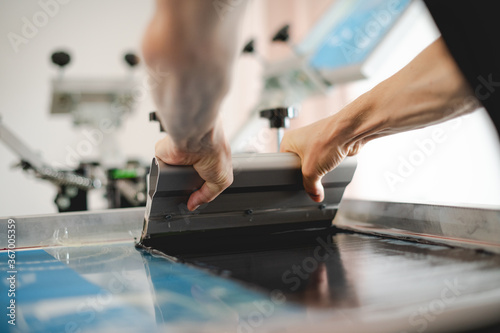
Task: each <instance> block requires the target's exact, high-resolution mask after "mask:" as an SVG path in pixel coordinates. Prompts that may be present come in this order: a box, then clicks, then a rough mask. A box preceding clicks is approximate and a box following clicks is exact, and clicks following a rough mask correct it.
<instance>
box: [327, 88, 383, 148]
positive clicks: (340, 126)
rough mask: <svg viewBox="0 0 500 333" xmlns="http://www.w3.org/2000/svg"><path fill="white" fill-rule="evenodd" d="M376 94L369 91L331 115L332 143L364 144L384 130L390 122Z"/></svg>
mask: <svg viewBox="0 0 500 333" xmlns="http://www.w3.org/2000/svg"><path fill="white" fill-rule="evenodd" d="M374 95H376V93H374V92H373V91H368V92H367V93H365V94H363V95H361V96H360V97H358V98H357V99H356V100H354V101H353V102H352V103H350V104H349V105H347V106H346V107H344V108H343V109H342V110H341V111H339V112H338V113H336V114H335V115H333V116H331V117H330V121H329V125H328V126H330V128H333V131H331V133H332V135H331V137H330V141H331V142H332V143H334V144H336V145H337V146H340V147H346V148H347V147H350V146H353V145H354V144H356V143H363V144H364V143H366V142H368V141H370V140H371V139H373V138H375V137H378V136H380V135H381V133H383V132H384V130H385V129H386V128H387V124H388V122H387V119H386V117H385V112H380V110H379V108H378V106H377V103H376V99H375V98H374Z"/></svg>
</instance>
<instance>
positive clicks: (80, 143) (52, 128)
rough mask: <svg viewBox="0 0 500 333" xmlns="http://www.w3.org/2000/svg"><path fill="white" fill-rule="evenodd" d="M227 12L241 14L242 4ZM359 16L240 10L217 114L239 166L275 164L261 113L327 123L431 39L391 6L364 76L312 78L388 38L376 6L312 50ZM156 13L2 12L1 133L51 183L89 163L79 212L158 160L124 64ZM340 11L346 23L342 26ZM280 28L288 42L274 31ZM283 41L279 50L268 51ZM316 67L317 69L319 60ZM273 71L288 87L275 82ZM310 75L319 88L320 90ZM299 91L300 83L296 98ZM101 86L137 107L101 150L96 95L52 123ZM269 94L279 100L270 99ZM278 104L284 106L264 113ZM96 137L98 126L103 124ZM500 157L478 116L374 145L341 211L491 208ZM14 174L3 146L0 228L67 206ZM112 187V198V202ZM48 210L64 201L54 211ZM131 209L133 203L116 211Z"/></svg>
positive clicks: (415, 5)
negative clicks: (3, 221) (364, 204)
mask: <svg viewBox="0 0 500 333" xmlns="http://www.w3.org/2000/svg"><path fill="white" fill-rule="evenodd" d="M393 2H394V1H393ZM231 3H232V5H234V6H237V5H240V4H238V1H233V2H231ZM357 3H359V1H355V0H353V1H351V2H349V1H340V0H337V1H335V0H308V1H305V0H252V1H250V2H249V4H248V7H247V10H246V15H245V18H244V23H243V29H242V34H241V37H240V41H241V43H240V44H241V45H240V47H239V50H242V49H243V48H244V46H245V45H246V46H249V44H248V42H249V41H251V40H253V41H254V42H253V45H251V46H253V48H250V49H248V48H247V51H248V52H247V53H242V54H240V55H238V57H237V60H236V62H235V65H234V72H233V84H232V87H231V90H230V92H229V94H228V95H227V97H226V99H225V100H224V102H223V106H222V109H221V112H222V114H223V119H224V127H225V130H226V135H227V137H228V138H229V139H230V140H231V142H232V146H233V151H234V152H237V151H258V152H273V151H275V150H276V145H277V142H276V140H277V139H276V133H275V132H276V129H271V128H269V121H267V120H266V119H259V117H256V116H255V115H256V112H257V111H259V110H261V109H263V108H266V107H269V106H286V107H290V106H293V107H294V108H295V110H299V112H298V115H297V116H296V117H295V118H293V119H291V120H290V128H297V127H300V126H304V125H307V124H310V123H312V122H314V121H317V120H319V119H321V118H324V117H326V116H329V115H332V114H334V113H335V112H338V111H339V110H340V109H342V107H343V106H345V105H347V104H348V103H349V102H351V101H353V100H354V99H355V98H356V97H358V96H359V95H360V94H362V93H364V92H366V91H368V90H369V89H370V88H371V87H373V86H374V85H376V84H377V83H379V82H380V81H382V80H384V79H385V78H387V77H389V76H391V75H392V74H394V73H395V72H396V71H398V70H399V69H400V68H402V67H403V66H404V65H406V64H407V63H408V62H409V61H410V60H411V59H413V57H415V56H416V55H417V54H418V53H419V52H420V51H422V50H423V49H424V48H425V47H426V46H427V45H429V44H430V43H431V42H432V41H434V40H435V39H436V38H437V37H438V36H439V32H438V31H437V29H436V28H435V26H434V23H433V21H432V19H431V18H430V16H429V14H428V12H427V10H426V9H425V6H423V4H422V3H420V1H418V0H417V1H406V2H405V1H403V0H401V1H396V5H398V6H399V7H398V8H400V9H401V10H400V11H401V13H400V15H399V14H398V15H397V17H396V15H395V17H393V18H391V19H392V21H394V22H393V25H391V26H390V29H389V28H388V30H387V31H386V32H383V33H381V34H380V36H376V38H375V37H373V40H374V42H373V43H370V41H371V40H369V41H368V42H367V43H368V44H370V47H369V48H367V52H368V51H369V52H368V53H367V54H368V55H367V56H365V55H364V54H361V53H360V54H361V55H360V57H361V61H360V62H359V64H360V65H359V66H358V62H357V60H356V62H355V63H354V65H355V66H353V64H347V65H346V66H344V67H343V68H344V69H345V70H343V71H337V70H331V68H330V69H324V68H321V66H322V65H321V64H319V65H318V62H316V63H314V61H313V60H314V59H313V60H311V54H310V53H311V51H310V45H311V44H315V43H316V45H317V46H318V45H319V47H318V48H317V50H319V51H314V52H315V54H316V55H318V54H319V55H320V56H321V52H323V51H324V53H325V54H326V55H328V52H326V51H325V50H327V49H328V48H327V47H326V46H325V45H330V46H331V45H336V44H335V43H337V42H338V40H337V39H338V36H341V37H342V38H347V39H349V38H353V36H354V38H356V34H357V33H359V36H361V37H360V38H368V37H366V36H367V34H369V33H370V30H369V29H370V26H369V25H370V24H372V25H373V24H375V25H376V24H377V22H378V24H379V25H381V26H382V25H384V24H385V23H384V22H385V21H384V19H385V17H384V16H383V15H382V14H383V13H385V12H381V11H380V8H382V9H383V8H384V7H383V6H387V5H386V3H387V1H385V2H384V1H377V0H375V1H373V5H374V6H378V7H373V8H375V9H373V8H371V7H369V6H368V5H366V6H368V8H361V9H360V10H361V11H363V10H364V12H363V13H365V14H366V15H367V16H366V15H365V16H366V17H365V21H364V22H365V23H360V25H359V26H358V28H355V29H354V30H353V31H351V32H350V33H354V35H353V36H349V31H348V29H347V28H345V27H346V25H345V24H344V30H342V29H340V30H338V31H337V32H336V33H335V34H330V35H328V36H326V37H325V36H323V39H322V41H321V42H318V41H315V40H316V39H318V38H317V37H316V36H318V35H321V31H322V30H325V29H327V28H328V27H327V28H325V27H324V26H325V24H327V25H328V22H330V21H332V20H337V21H338V22H342V20H343V19H346V18H347V19H349V18H350V21H349V22H351V23H352V24H355V23H356V20H355V18H356V17H355V16H354V14H352V15H353V16H352V17H351V16H349V15H351V14H349V13H352V12H350V11H349V10H350V7H349V6H350V5H351V4H352V5H353V6H354V5H356V4H357ZM365 3H370V2H368V1H367V2H365ZM216 5H217V3H216V1H214V6H216ZM228 6H229V5H226V6H225V7H224V6H223V7H222V9H221V12H220V13H221V15H222V16H221V19H223V15H225V14H226V13H230V11H231V6H229V7H228ZM335 6H336V7H335ZM360 6H361V5H360ZM381 6H382V7H381ZM214 8H215V7H214ZM377 8H378V9H377ZM351 9H352V8H351ZM358 9H359V8H358ZM384 10H385V9H384ZM153 11H154V1H140V0H107V1H97V0H86V1H83V0H72V1H56V0H53V1H50V0H46V1H44V0H40V1H37V0H24V1H22V2H20V1H15V2H14V1H8V2H7V1H3V2H1V3H0V34H1V35H2V36H3V38H2V39H1V40H0V68H1V70H0V73H1V75H0V115H1V123H2V124H3V126H5V127H7V128H8V129H9V130H10V132H12V134H13V135H15V136H16V137H18V138H20V139H22V141H23V142H24V143H25V144H26V145H27V146H29V147H30V148H32V149H33V150H34V151H35V152H37V153H38V154H39V155H40V156H41V157H43V159H44V160H45V161H46V163H47V164H48V165H50V166H51V167H53V168H54V169H57V170H70V171H71V170H72V171H74V170H76V169H79V164H80V162H84V163H87V165H86V166H85V167H84V168H83V169H84V172H83V173H82V172H81V170H80V173H81V174H82V175H86V176H88V177H90V178H92V177H93V179H94V180H96V179H97V180H100V184H95V185H99V186H95V187H98V188H96V189H93V190H92V191H89V193H88V198H87V199H88V201H87V203H86V206H87V207H86V208H88V209H103V208H107V207H110V196H111V195H115V194H116V191H118V190H117V189H119V190H120V191H123V193H125V192H126V191H127V186H128V185H127V183H126V182H125V181H123V182H122V183H119V181H122V180H124V179H125V180H127V179H128V180H130V179H136V178H137V179H139V180H140V179H142V178H143V176H144V173H145V172H146V171H145V168H147V165H148V164H149V163H150V160H151V158H152V157H153V156H154V144H155V142H156V141H157V140H158V139H160V138H161V137H162V134H161V133H160V131H159V125H158V123H156V122H150V121H149V113H150V112H151V111H153V110H155V106H154V104H153V102H152V100H151V97H150V94H149V91H148V89H149V83H150V81H148V74H147V70H146V68H145V67H144V65H143V64H141V63H140V62H139V64H137V65H136V66H133V67H131V66H130V65H129V64H127V62H126V61H125V60H124V56H125V55H126V54H127V53H132V54H135V55H137V56H138V57H139V58H140V57H141V54H140V52H141V49H140V43H141V38H142V34H143V32H144V30H145V28H146V25H147V24H148V21H149V19H150V17H151V15H152V13H153ZM343 11H345V13H347V14H346V16H345V17H343V18H342V15H340V13H343ZM354 12H356V11H354ZM40 13H42V14H40ZM367 13H368V14H367ZM381 13H382V14H381ZM381 15H382V16H381ZM339 16H340V17H341V18H339ZM339 20H340V21H339ZM325 22H326V23H325ZM391 24H392V23H391ZM287 25H288V29H285V30H283V28H286V26H287ZM340 26H341V24H340ZM280 30H281V32H286V34H285V35H286V36H285V37H283V36H281V37H282V38H281V40H277V41H274V42H273V41H272V39H273V37H275V36H276V33H277V32H279V31H280ZM384 31H385V30H384ZM369 37H370V36H369ZM325 38H326V39H325ZM336 38H337V39H336ZM278 39H279V38H278ZM368 39H369V38H368ZM371 44H373V45H371ZM251 49H253V52H251V51H252V50H251ZM322 50H323V51H322ZM58 51H64V52H66V53H68V54H69V55H70V56H71V61H70V62H69V64H67V65H66V66H65V67H64V68H63V69H60V68H58V66H56V65H55V64H54V63H53V62H52V61H51V55H52V54H53V53H54V52H58ZM304 59H308V61H304ZM315 59H316V60H318V59H319V60H318V61H319V62H321V61H320V60H321V57H319V58H318V57H316V58H315ZM358 60H359V59H358ZM315 66H316V67H315ZM297 68H301V69H302V70H301V71H298V70H297ZM277 71H279V72H280V73H288V74H290V73H293V75H292V74H290V76H287V75H288V74H287V75H281V74H276V72H277ZM273 73H274V74H273ZM297 73H298V74H297ZM304 73H305V74H304ZM311 73H312V74H311ZM317 73H320V74H321V75H320V76H318V77H321V78H320V79H318V81H317V82H316V81H314V78H317V76H315V75H316V74H317ZM275 74H276V75H275ZM273 75H275V76H273ZM304 75H305V77H306V79H303V78H304ZM308 75H310V76H308ZM276 77H280V80H278V81H279V82H280V85H279V87H278V88H276V87H270V85H271V84H272V83H273V82H275V80H274V79H275V78H276ZM297 77H298V78H299V79H298V81H300V82H302V83H304V82H306V83H304V85H303V86H300V85H297V84H296V83H297ZM287 78H288V79H289V80H288V79H287ZM308 78H309V79H310V81H311V80H312V82H313V83H310V82H309V81H308V80H309V79H308ZM311 78H312V79H311ZM273 80H274V81H273ZM287 80H288V81H287ZM301 80H302V81H301ZM67 82H69V83H67ZM117 82H118V83H117ZM290 82H291V83H292V84H288V83H290ZM307 82H309V83H307ZM315 82H316V83H315ZM101 83H102V84H103V85H104V87H103V88H102V89H101V88H99V89H101V90H102V91H107V90H110V91H111V90H113V89H118V90H119V89H129V91H132V93H131V94H130V95H129V98H130V96H131V98H132V100H131V101H130V100H128V102H131V103H130V105H132V106H131V107H130V109H126V110H125V109H120V110H121V111H120V112H119V117H118V116H117V117H118V118H119V119H113V126H112V127H113V129H112V130H110V131H109V132H110V133H107V132H106V131H104V132H106V133H104V134H103V133H101V134H102V136H101V135H100V134H96V133H97V132H95V130H96V124H93V123H92V120H95V119H97V120H99V117H100V116H102V115H103V114H107V113H106V112H108V111H109V110H104V106H103V105H104V104H103V103H101V104H100V100H99V99H98V98H97V97H95V96H94V95H92V96H93V97H95V98H97V99H95V100H92V98H90V97H92V96H90V95H91V94H89V96H90V97H89V96H87V97H89V98H90V100H91V103H88V104H87V106H86V109H85V108H84V109H85V110H83V111H82V110H80V111H79V112H80V113H79V114H75V113H73V114H71V113H70V112H56V111H57V110H59V111H60V108H59V109H57V108H56V107H54V101H55V100H56V99H58V100H59V101H60V99H61V95H57V93H58V91H59V92H60V91H63V92H64V93H65V94H67V92H66V90H65V89H70V88H68V87H69V86H71V84H73V85H75V86H77V88H78V87H83V86H85V87H87V88H86V89H90V90H92V89H98V88H96V87H97V86H99V85H100V84H101ZM88 87H90V88H88ZM116 87H118V88H116ZM304 87H306V88H304ZM311 87H312V88H311ZM91 88H92V89H91ZM106 89H107V90H106ZM271 91H272V92H273V93H270V92H271ZM276 91H280V92H281V93H282V92H283V91H285V93H283V95H279V93H276ZM65 96H66V95H65ZM71 96H73V97H72V98H74V95H71ZM78 96H80V97H81V96H83V95H82V94H80V95H78ZM99 96H101V95H99ZM277 96H278V97H277ZM283 96H284V97H283ZM290 96H292V97H290ZM80 97H79V98H80ZM101 97H102V96H101ZM193 97H194V98H195V96H193ZM81 98H83V97H81ZM275 101H279V103H281V104H285V105H274V104H272V103H276V102H275ZM101 102H102V101H101ZM128 102H127V103H128ZM125 104H126V103H125ZM127 105H129V104H127ZM92 106H93V107H92ZM101 111H102V112H101ZM113 116H116V114H113ZM89 117H90V119H91V121H89V120H88V119H89ZM82 119H86V121H82ZM101 120H102V119H101ZM97 124H98V125H97V127H99V126H102V123H100V122H98V123H97ZM97 129H99V128H97ZM101 131H103V130H102V128H101ZM499 148H500V147H499V141H498V137H497V136H496V133H495V131H494V127H493V125H492V124H491V122H490V120H489V118H488V116H487V114H486V113H485V111H484V110H482V109H480V110H478V111H476V112H474V113H473V114H470V115H467V116H465V117H463V118H460V119H456V120H452V121H450V122H447V123H442V124H439V125H435V126H432V127H428V128H425V129H422V130H418V131H412V132H407V133H403V134H399V135H394V136H391V137H387V138H382V139H378V140H375V141H373V142H371V143H369V144H367V145H366V146H365V147H364V149H363V150H362V151H361V153H360V154H359V155H358V169H357V171H356V173H355V176H354V179H353V181H352V183H351V184H350V185H349V186H348V188H347V190H346V193H345V197H348V198H357V199H369V200H380V201H397V202H417V203H433V204H445V205H458V206H470V207H492V206H494V207H497V208H498V207H500V187H499V186H498V184H500V173H499V172H498V170H500V149H499ZM127 161H128V162H127ZM19 162H20V157H19V155H18V154H16V153H14V152H13V151H12V149H9V147H7V145H6V144H5V143H4V142H0V184H1V186H0V216H8V215H28V214H41V213H53V212H57V211H58V208H59V210H60V211H64V207H67V204H68V202H69V201H68V200H70V199H71V198H73V197H74V195H73V194H71V193H70V192H71V191H70V190H71V189H68V188H67V187H61V185H60V184H59V185H57V186H56V185H54V183H53V182H50V181H47V180H42V179H39V178H37V177H35V175H34V173H33V172H31V173H29V172H23V170H22V167H14V166H15V165H18V164H19ZM97 164H99V165H100V168H97V167H96V165H97ZM89 165H90V166H89ZM24 167H25V169H26V165H24ZM28 169H29V168H28ZM80 169H81V168H80ZM88 170H90V175H89V174H88ZM113 170H118V171H113ZM110 175H112V176H110ZM111 183H113V184H115V185H116V188H113V189H112V190H113V191H114V192H113V191H112V194H110V184H111ZM138 184H139V183H134V186H135V185H137V186H136V187H134V189H135V190H137V193H135V194H134V195H135V196H136V197H135V199H137V202H135V204H140V201H141V199H142V197H140V196H137V194H138V193H139V192H140V191H143V190H144V189H143V188H141V187H140V186H139V185H138ZM129 185H130V184H129ZM72 195H73V197H72ZM125 196H126V195H125ZM68 198H69V199H68ZM54 200H56V202H57V200H59V202H58V204H57V205H56V204H55V202H54ZM71 200H72V199H71ZM132 201H133V200H132ZM114 204H115V205H117V206H120V204H119V203H118V204H116V202H115V203H114ZM127 205H134V203H129V204H126V205H121V206H127ZM61 208H63V209H61Z"/></svg>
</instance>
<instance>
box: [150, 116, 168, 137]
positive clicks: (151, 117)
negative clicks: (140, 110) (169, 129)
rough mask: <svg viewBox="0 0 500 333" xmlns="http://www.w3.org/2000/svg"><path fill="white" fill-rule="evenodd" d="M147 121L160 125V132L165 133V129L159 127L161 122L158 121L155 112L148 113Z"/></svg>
mask: <svg viewBox="0 0 500 333" xmlns="http://www.w3.org/2000/svg"><path fill="white" fill-rule="evenodd" d="M149 121H157V122H158V123H159V124H160V132H165V129H164V128H163V126H162V125H161V121H160V119H159V118H158V116H157V115H156V111H151V112H150V113H149Z"/></svg>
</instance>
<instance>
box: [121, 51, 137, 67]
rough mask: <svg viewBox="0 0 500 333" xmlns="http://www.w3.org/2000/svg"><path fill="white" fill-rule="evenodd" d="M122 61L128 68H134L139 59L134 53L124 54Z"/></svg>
mask: <svg viewBox="0 0 500 333" xmlns="http://www.w3.org/2000/svg"><path fill="white" fill-rule="evenodd" d="M123 59H125V62H126V63H127V64H128V65H129V66H130V68H134V67H135V66H137V65H138V64H139V62H140V58H139V57H138V56H136V55H135V54H134V53H127V54H125V56H124V57H123Z"/></svg>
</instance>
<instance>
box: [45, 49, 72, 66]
mask: <svg viewBox="0 0 500 333" xmlns="http://www.w3.org/2000/svg"><path fill="white" fill-rule="evenodd" d="M50 59H51V60H52V63H54V64H55V65H57V66H59V67H61V68H63V67H65V66H66V65H67V64H69V63H70V61H71V56H70V55H69V54H68V53H66V52H64V51H57V52H54V53H52V56H51V57H50Z"/></svg>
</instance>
